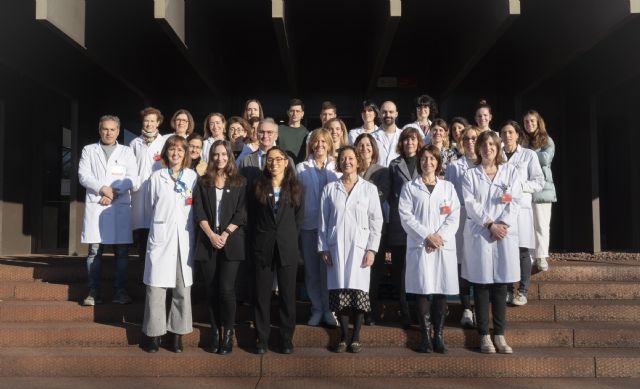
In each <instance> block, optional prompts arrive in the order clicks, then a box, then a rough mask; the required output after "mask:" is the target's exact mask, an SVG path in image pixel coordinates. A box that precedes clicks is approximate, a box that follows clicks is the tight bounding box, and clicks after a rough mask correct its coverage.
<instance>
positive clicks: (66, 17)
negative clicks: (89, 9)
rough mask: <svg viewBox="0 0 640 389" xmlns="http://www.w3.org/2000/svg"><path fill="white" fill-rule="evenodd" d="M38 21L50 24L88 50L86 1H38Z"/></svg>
mask: <svg viewBox="0 0 640 389" xmlns="http://www.w3.org/2000/svg"><path fill="white" fill-rule="evenodd" d="M36 20H41V21H44V22H46V23H48V24H49V25H50V26H51V27H54V28H55V29H56V30H58V31H60V32H61V33H62V34H63V35H65V36H66V37H67V38H69V39H71V40H72V41H73V42H75V43H77V44H78V45H80V46H81V47H82V48H86V47H85V41H84V30H85V1H84V0H36Z"/></svg>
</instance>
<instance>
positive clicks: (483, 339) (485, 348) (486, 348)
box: [480, 335, 496, 354]
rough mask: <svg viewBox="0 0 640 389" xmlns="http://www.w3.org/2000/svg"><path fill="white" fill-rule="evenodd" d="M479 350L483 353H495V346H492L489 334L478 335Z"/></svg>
mask: <svg viewBox="0 0 640 389" xmlns="http://www.w3.org/2000/svg"><path fill="white" fill-rule="evenodd" d="M480 352H481V353H483V354H495V353H496V348H495V347H494V346H493V342H492V341H491V336H490V335H481V336H480Z"/></svg>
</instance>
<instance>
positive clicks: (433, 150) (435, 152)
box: [416, 145, 442, 176]
mask: <svg viewBox="0 0 640 389" xmlns="http://www.w3.org/2000/svg"><path fill="white" fill-rule="evenodd" d="M427 152H429V153H431V155H433V156H434V157H435V159H436V161H438V166H436V176H439V175H440V174H442V153H441V152H440V149H439V148H438V147H436V146H434V145H426V146H423V147H422V148H421V149H420V150H418V154H417V156H418V163H417V164H416V169H417V170H418V174H420V175H422V163H421V162H420V160H421V159H422V157H423V156H424V154H425V153H427Z"/></svg>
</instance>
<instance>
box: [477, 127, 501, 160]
mask: <svg viewBox="0 0 640 389" xmlns="http://www.w3.org/2000/svg"><path fill="white" fill-rule="evenodd" d="M489 138H491V140H493V143H495V145H496V160H495V162H496V165H502V164H503V163H504V162H505V161H504V159H502V142H501V141H500V137H499V136H498V134H496V132H495V131H483V132H482V133H481V134H480V135H478V139H477V140H476V147H475V151H476V165H480V164H481V163H482V154H480V147H482V145H484V144H485V143H487V142H488V141H489Z"/></svg>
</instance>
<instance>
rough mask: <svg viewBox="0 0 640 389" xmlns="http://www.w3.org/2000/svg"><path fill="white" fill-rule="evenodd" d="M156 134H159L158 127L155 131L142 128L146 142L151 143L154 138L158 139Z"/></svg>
mask: <svg viewBox="0 0 640 389" xmlns="http://www.w3.org/2000/svg"><path fill="white" fill-rule="evenodd" d="M156 136H158V130H157V129H156V130H155V131H153V132H148V131H146V130H145V129H144V128H143V129H142V139H143V140H144V143H145V144H147V145H148V144H151V143H153V141H154V140H156Z"/></svg>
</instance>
